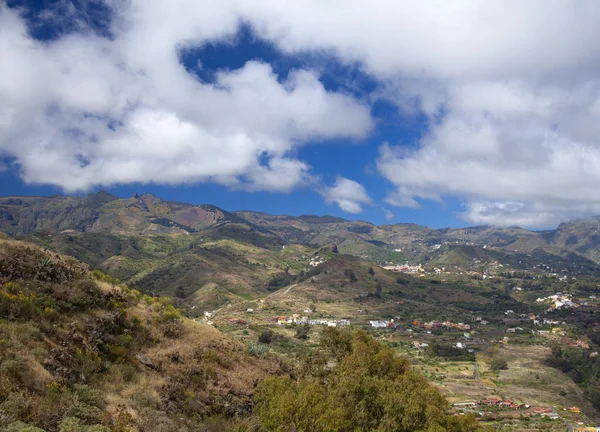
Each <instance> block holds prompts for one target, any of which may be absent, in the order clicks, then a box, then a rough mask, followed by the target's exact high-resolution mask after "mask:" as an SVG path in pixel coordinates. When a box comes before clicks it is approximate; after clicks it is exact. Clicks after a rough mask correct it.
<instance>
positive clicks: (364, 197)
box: [321, 176, 373, 214]
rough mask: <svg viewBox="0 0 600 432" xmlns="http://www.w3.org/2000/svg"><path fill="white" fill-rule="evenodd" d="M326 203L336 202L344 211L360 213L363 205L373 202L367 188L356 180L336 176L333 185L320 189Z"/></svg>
mask: <svg viewBox="0 0 600 432" xmlns="http://www.w3.org/2000/svg"><path fill="white" fill-rule="evenodd" d="M321 193H322V195H323V197H324V198H325V201H326V202H327V203H328V204H332V203H335V204H337V205H338V206H339V207H340V209H342V211H345V212H346V213H354V214H357V213H362V211H363V205H368V204H371V203H372V202H373V200H372V199H371V197H370V196H369V194H368V193H367V190H366V189H365V188H364V186H363V185H361V184H360V183H358V182H355V181H354V180H350V179H347V178H345V177H342V176H338V177H337V178H336V179H335V182H334V184H333V186H331V187H325V188H324V189H323V190H322V191H321Z"/></svg>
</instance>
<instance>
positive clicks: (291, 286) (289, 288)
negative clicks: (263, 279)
mask: <svg viewBox="0 0 600 432" xmlns="http://www.w3.org/2000/svg"><path fill="white" fill-rule="evenodd" d="M296 285H298V284H297V283H295V284H293V285H290V286H289V287H288V289H286V290H285V292H284V294H287V293H289V292H290V290H291V289H292V288H294V287H295V286H296Z"/></svg>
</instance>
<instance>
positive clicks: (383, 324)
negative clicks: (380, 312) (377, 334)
mask: <svg viewBox="0 0 600 432" xmlns="http://www.w3.org/2000/svg"><path fill="white" fill-rule="evenodd" d="M369 322H370V323H371V327H375V328H384V327H387V326H388V323H389V322H388V321H369Z"/></svg>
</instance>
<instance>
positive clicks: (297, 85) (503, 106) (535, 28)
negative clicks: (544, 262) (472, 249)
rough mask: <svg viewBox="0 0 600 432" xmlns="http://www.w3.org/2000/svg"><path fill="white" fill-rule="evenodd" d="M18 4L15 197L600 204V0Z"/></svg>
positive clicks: (404, 211) (407, 217)
mask: <svg viewBox="0 0 600 432" xmlns="http://www.w3.org/2000/svg"><path fill="white" fill-rule="evenodd" d="M7 5H8V7H5V6H0V48H1V49H2V52H3V56H2V58H0V68H1V69H2V70H3V71H4V73H3V74H2V76H0V125H2V127H1V128H0V194H2V195H16V194H27V195H50V194H57V193H71V194H83V193H88V192H92V191H95V190H99V189H104V190H108V191H109V192H111V193H113V194H115V195H117V196H120V197H125V196H129V195H131V194H132V193H133V192H138V193H144V192H150V193H153V194H155V195H157V196H159V197H161V198H164V199H171V200H178V201H185V202H191V203H211V204H215V205H217V206H220V207H222V208H224V209H227V210H240V209H246V210H255V211H264V212H268V213H275V214H291V215H299V214H331V215H336V216H342V217H346V218H349V219H361V220H367V221H370V222H373V223H376V224H383V223H394V222H413V223H420V224H423V225H428V226H432V227H447V226H449V227H457V226H466V225H483V224H491V225H500V226H503V225H521V226H526V227H532V228H544V227H551V226H555V225H556V224H558V223H560V222H562V221H565V220H568V219H572V218H577V217H586V216H591V215H595V214H600V199H598V198H597V193H596V192H595V191H597V190H598V189H599V188H600V145H598V143H599V140H598V139H599V138H600V129H599V128H598V124H600V122H599V121H598V120H600V118H598V117H600V110H598V109H597V108H596V107H597V106H600V80H598V79H597V76H598V73H599V72H600V70H599V69H600V66H599V65H600V61H598V60H600V44H599V42H598V41H599V40H600V37H599V36H600V30H599V29H598V26H597V25H596V24H595V22H594V21H593V20H592V19H591V18H590V17H593V16H594V15H595V13H597V12H600V6H599V5H598V4H597V3H594V2H589V3H585V5H582V4H581V3H578V7H577V8H573V4H571V2H570V1H561V2H556V3H555V4H554V3H553V4H552V5H548V3H547V2H545V1H542V0H533V1H532V2H528V3H520V2H514V3H510V4H504V3H503V4H502V5H501V4H500V3H492V2H484V1H479V0H459V1H457V2H455V3H454V4H446V3H443V2H442V3H436V4H435V7H432V6H431V5H427V4H423V5H416V4H413V3H412V2H392V1H388V0H377V1H375V2H373V3H372V4H369V6H368V7H367V6H365V4H364V3H363V2H360V1H358V0H347V1H341V0H339V1H338V0H333V1H332V2H330V3H321V2H310V1H307V2H298V3H293V4H291V5H287V7H284V6H285V5H283V4H282V3H281V2H278V1H275V0H257V2H256V3H254V4H253V5H252V6H250V5H249V3H248V2H244V1H240V0H222V1H219V2H216V1H215V2H212V1H208V2H196V1H193V0H181V3H180V5H179V7H177V8H173V7H169V5H168V4H167V2H164V1H161V0H145V1H142V0H131V1H121V0H113V1H111V2H106V3H105V2H104V1H103V0H57V1H51V2H48V1H41V0H9V1H8V2H7ZM597 9H598V10H597ZM458 29H460V30H458ZM549 29H560V30H561V32H562V33H561V34H562V35H563V36H561V37H560V38H559V37H558V36H557V32H555V31H550V30H549ZM550 47H551V48H552V49H550ZM2 107H3V108H2Z"/></svg>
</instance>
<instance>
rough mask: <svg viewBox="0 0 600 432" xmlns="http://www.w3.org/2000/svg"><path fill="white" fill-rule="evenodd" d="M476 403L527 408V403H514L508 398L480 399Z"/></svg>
mask: <svg viewBox="0 0 600 432" xmlns="http://www.w3.org/2000/svg"><path fill="white" fill-rule="evenodd" d="M477 404H479V405H487V406H497V407H503V408H512V409H527V408H529V405H525V404H520V403H516V402H513V401H511V400H510V399H505V400H502V399H497V398H490V399H482V400H480V401H478V402H477ZM550 412H552V411H550Z"/></svg>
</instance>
